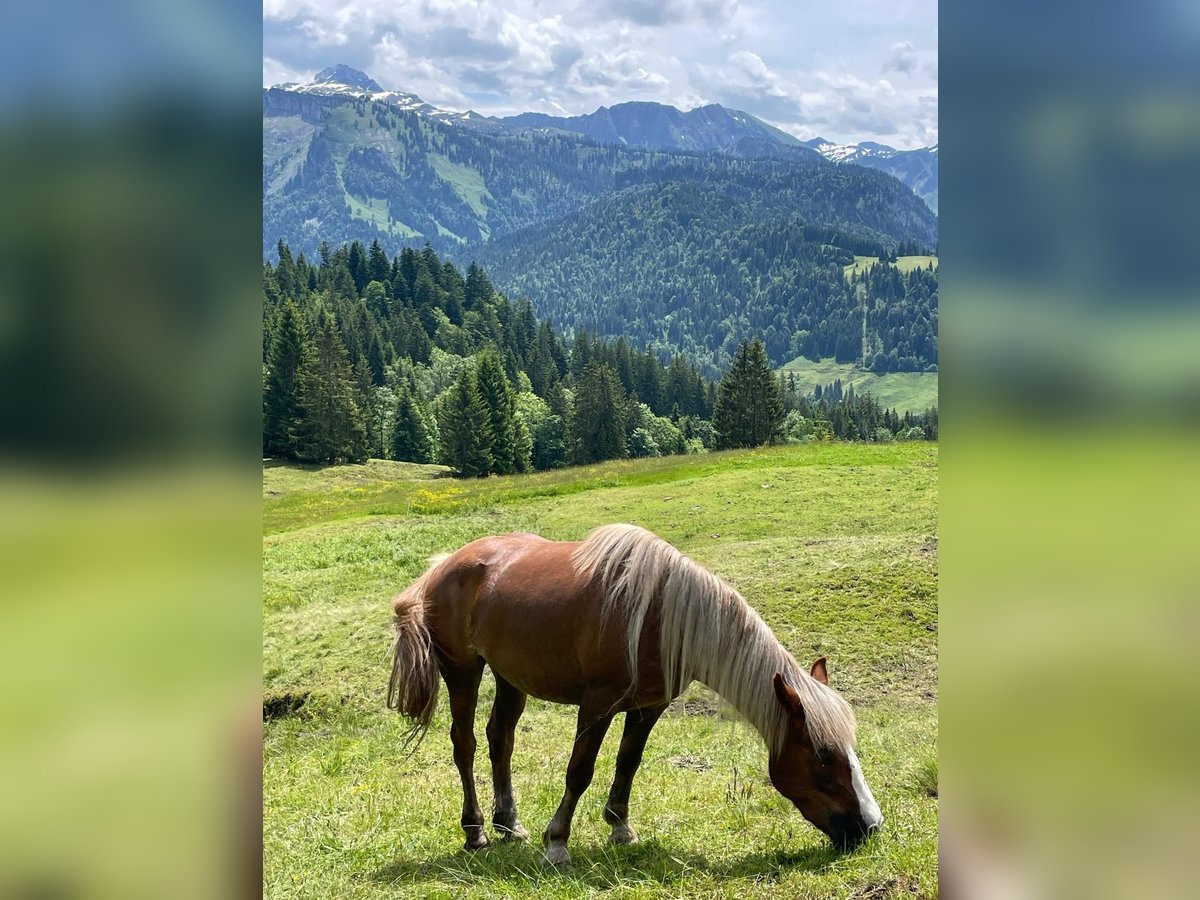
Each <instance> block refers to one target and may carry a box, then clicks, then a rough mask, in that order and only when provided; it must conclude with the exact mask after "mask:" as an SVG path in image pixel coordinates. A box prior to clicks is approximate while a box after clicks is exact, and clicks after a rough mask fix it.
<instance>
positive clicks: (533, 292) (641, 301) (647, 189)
mask: <svg viewBox="0 0 1200 900" xmlns="http://www.w3.org/2000/svg"><path fill="white" fill-rule="evenodd" d="M788 206H789V202H788V198H787V197H786V196H785V195H782V194H780V193H777V192H772V191H769V190H764V191H751V190H745V189H739V188H738V187H736V186H726V187H723V188H718V189H712V188H705V187H704V186H701V185H695V184H685V183H679V182H675V183H670V184H666V185H643V186H639V187H635V188H629V189H627V190H625V191H621V192H619V193H617V194H615V195H614V196H612V197H610V198H607V199H605V200H602V201H598V202H596V203H594V204H591V205H589V206H588V207H586V208H585V209H583V210H581V211H579V212H577V213H574V214H572V215H570V216H567V217H566V218H565V219H563V220H561V221H555V222H551V223H547V224H546V225H542V226H533V227H531V228H529V229H526V230H525V231H522V232H517V233H515V234H512V235H510V236H507V237H503V238H497V239H495V240H493V241H492V242H491V243H490V244H488V246H487V247H485V248H484V249H483V250H482V255H481V257H480V259H481V261H482V262H483V263H484V265H485V267H486V268H487V269H488V271H489V272H492V273H493V275H494V277H495V278H496V281H497V283H498V284H502V285H504V286H505V287H506V289H507V290H509V291H510V292H511V293H513V294H514V295H521V294H525V295H527V296H529V297H530V298H531V299H532V300H533V302H534V304H535V306H536V307H537V308H538V310H539V311H540V312H541V313H542V314H543V315H547V316H549V317H550V318H551V319H553V320H554V321H555V322H557V323H559V324H560V325H563V324H580V325H582V326H584V327H586V328H588V329H589V330H594V331H596V332H597V333H599V334H605V335H625V336H626V337H627V338H629V339H630V340H632V341H633V342H634V343H635V345H639V346H640V345H647V344H657V345H659V346H662V347H670V348H676V349H680V350H682V351H683V352H684V353H685V354H686V355H687V356H688V358H689V359H692V360H693V361H695V362H696V364H697V365H699V366H700V367H701V370H702V371H704V372H706V373H707V374H709V375H710V377H714V376H715V375H717V374H719V373H720V372H721V371H723V370H724V368H725V366H726V365H727V364H728V361H729V359H730V357H731V355H732V353H733V350H734V349H735V348H736V347H737V345H738V344H739V343H740V342H741V341H742V340H743V339H744V338H747V337H761V338H762V339H763V341H764V343H765V344H766V347H767V352H768V354H769V356H770V357H771V359H772V361H773V362H775V363H776V364H781V363H783V362H785V361H786V360H788V359H791V358H793V357H796V356H800V355H805V356H810V357H811V358H813V359H819V358H822V357H836V358H838V359H844V360H851V359H855V360H861V359H863V350H864V328H863V315H864V314H863V306H864V302H867V303H868V305H869V307H870V313H869V314H868V322H867V332H866V338H867V340H866V345H865V346H866V353H867V356H868V357H869V358H867V359H866V360H865V362H866V366H867V367H868V368H871V367H877V368H879V369H880V370H881V371H895V370H904V371H923V370H925V369H928V368H929V367H931V366H934V365H936V363H937V346H936V304H937V278H936V274H933V273H920V275H901V274H900V273H898V272H896V271H895V270H894V269H892V268H891V267H889V266H879V267H877V269H878V271H872V272H871V273H869V274H867V275H863V276H861V277H859V278H856V279H855V280H854V281H853V282H852V281H850V280H847V278H846V277H845V273H844V267H845V266H846V265H848V264H851V263H853V261H854V256H855V254H868V255H877V254H878V253H879V250H878V249H877V248H875V247H872V245H871V244H870V243H869V242H867V241H865V240H864V239H862V238H859V237H856V236H855V235H853V234H848V233H846V232H842V231H839V230H838V229H836V228H829V227H824V226H818V225H809V224H806V223H805V222H804V220H803V219H801V218H800V217H798V216H795V215H790V214H789V213H788ZM888 273H891V274H888ZM893 276H894V277H893ZM897 277H898V278H899V281H898V282H897V281H896V278H897ZM910 282H911V284H912V286H913V290H914V291H916V293H917V294H919V295H920V297H919V300H918V299H912V298H911V297H910V300H911V302H910V303H909V305H904V302H905V298H906V296H908V293H907V291H908V288H909V285H910ZM864 296H865V297H866V298H868V299H867V301H863V300H862V297H864ZM930 304H932V311H931V308H930ZM931 315H932V317H933V318H932V324H931V322H930V317H931ZM918 334H919V335H920V337H916V335H918ZM930 335H933V337H932V339H929V336H930ZM893 351H895V352H893Z"/></svg>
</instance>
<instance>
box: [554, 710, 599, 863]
mask: <svg viewBox="0 0 1200 900" xmlns="http://www.w3.org/2000/svg"><path fill="white" fill-rule="evenodd" d="M613 715H614V714H613V713H610V712H604V713H599V712H597V711H596V710H595V709H594V708H589V705H588V704H584V705H581V706H580V707H579V719H578V722H577V724H576V726H575V748H574V749H573V750H572V751H571V760H570V762H568V763H567V789H566V790H565V791H564V792H563V798H562V802H561V803H559V804H558V811H557V812H556V813H555V814H554V818H553V819H551V820H550V824H549V825H548V826H547V827H546V832H545V834H543V835H542V844H543V846H544V847H545V848H546V862H548V863H550V864H551V865H555V866H566V865H570V863H571V854H570V853H568V852H567V841H568V840H569V839H570V837H571V819H572V818H573V817H574V816H575V805H576V804H577V803H578V802H579V798H580V797H582V796H583V792H584V791H586V790H587V789H588V785H589V784H591V783H592V775H593V774H594V773H595V771H596V754H597V753H599V752H600V745H601V744H602V743H604V735H605V734H607V733H608V726H609V725H610V724H612V720H613Z"/></svg>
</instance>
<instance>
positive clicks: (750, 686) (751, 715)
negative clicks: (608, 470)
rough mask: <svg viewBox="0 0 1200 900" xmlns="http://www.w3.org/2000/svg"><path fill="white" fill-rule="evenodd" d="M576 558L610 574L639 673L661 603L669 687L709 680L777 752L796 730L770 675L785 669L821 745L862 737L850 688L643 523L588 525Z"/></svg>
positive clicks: (581, 567)
mask: <svg viewBox="0 0 1200 900" xmlns="http://www.w3.org/2000/svg"><path fill="white" fill-rule="evenodd" d="M572 562H573V563H574V565H575V568H576V570H577V571H579V572H580V573H582V574H589V575H591V577H593V578H597V577H598V578H600V579H601V581H602V584H603V585H604V588H605V600H604V615H605V617H606V620H608V621H612V620H613V617H619V619H618V620H620V621H623V622H624V623H625V627H626V653H627V655H628V660H629V670H630V672H632V673H634V677H635V678H636V677H637V674H636V673H637V666H636V661H637V657H638V643H639V641H640V640H641V635H642V626H643V624H644V622H645V619H646V613H647V610H649V609H650V608H651V604H652V603H657V604H658V609H659V614H660V616H661V620H662V629H661V632H662V638H661V646H660V648H659V653H660V656H661V658H662V664H663V672H664V674H665V676H666V681H667V690H668V692H669V696H672V697H673V696H676V695H677V694H678V693H680V692H681V691H682V690H683V689H684V688H686V687H687V685H688V684H689V683H691V682H692V681H699V682H701V683H703V684H706V685H708V686H709V687H710V688H712V689H713V690H714V691H716V692H717V693H718V694H719V695H720V696H721V697H722V698H724V699H725V700H726V701H727V702H728V703H729V704H731V705H732V706H733V707H734V708H735V709H737V710H738V712H740V713H741V714H742V715H743V716H744V717H745V718H746V719H747V720H748V721H749V722H750V724H752V725H753V726H754V727H755V728H756V729H757V730H758V732H759V734H761V735H762V737H763V740H764V741H765V742H766V744H767V747H768V748H769V749H770V750H771V752H772V753H778V752H779V751H780V750H781V749H782V747H783V742H784V739H785V737H786V735H787V718H786V713H785V712H784V709H783V707H782V705H781V704H780V703H779V701H778V699H777V698H776V696H775V691H774V689H773V688H772V685H771V679H772V676H773V675H774V674H775V673H776V672H778V673H780V674H781V675H782V676H783V678H784V680H785V681H787V683H788V684H790V685H791V686H792V687H793V688H795V690H796V693H797V694H799V696H800V702H801V704H802V705H803V707H804V712H805V719H806V722H807V725H808V731H809V734H810V735H811V737H812V741H813V745H814V746H815V747H816V748H818V749H821V748H824V747H829V748H836V749H839V750H844V749H846V748H849V747H852V746H853V745H854V730H855V722H854V712H853V710H851V708H850V705H849V704H848V703H847V702H846V701H845V700H844V699H842V697H841V695H839V694H838V693H837V692H836V691H833V690H831V689H830V688H828V687H827V686H825V685H824V684H822V683H821V682H819V681H817V680H816V679H815V678H813V677H811V676H810V675H809V674H808V673H807V672H805V671H804V670H803V669H802V668H801V667H800V666H799V665H797V664H796V660H795V659H793V658H792V655H791V654H790V653H788V651H787V650H786V649H784V647H783V646H782V645H781V644H780V643H779V641H778V640H777V639H776V637H775V635H774V634H772V633H771V629H769V628H768V627H767V626H766V624H765V623H764V622H763V620H762V619H761V618H760V617H759V615H758V613H757V612H755V610H754V609H753V607H751V606H750V605H749V604H748V603H747V602H746V601H745V599H744V598H743V597H742V596H741V595H740V594H739V593H738V592H737V591H735V590H734V589H733V588H731V587H730V586H729V585H727V584H725V583H724V582H723V581H721V579H719V578H717V576H715V575H713V574H712V573H711V572H709V571H707V570H706V569H704V568H703V567H701V566H700V565H698V564H696V563H694V562H692V560H690V559H688V558H687V557H686V556H684V555H683V554H682V553H680V552H679V551H678V550H676V549H675V548H674V547H672V546H671V545H670V544H668V543H667V542H666V541H664V540H662V539H661V538H659V537H657V536H656V535H654V534H652V533H650V532H649V531H646V530H645V529H644V528H639V527H637V526H636V525H605V526H602V527H600V528H597V529H596V530H594V531H593V532H592V533H591V534H589V535H588V537H587V539H586V540H585V541H584V542H583V543H582V544H581V545H580V547H579V549H577V550H576V551H575V553H574V555H573V557H572Z"/></svg>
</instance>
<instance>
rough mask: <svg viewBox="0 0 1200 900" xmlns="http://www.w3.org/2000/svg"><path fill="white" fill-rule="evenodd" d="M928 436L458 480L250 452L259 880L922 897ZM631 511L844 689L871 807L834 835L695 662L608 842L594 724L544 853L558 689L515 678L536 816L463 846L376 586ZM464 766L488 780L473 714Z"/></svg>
mask: <svg viewBox="0 0 1200 900" xmlns="http://www.w3.org/2000/svg"><path fill="white" fill-rule="evenodd" d="M937 462H938V449H937V446H936V445H930V444H925V443H908V444H889V445H864V444H810V445H792V446H783V447H775V448H769V449H760V450H754V451H730V452H725V453H709V454H701V455H698V456H688V457H668V458H662V459H650V460H626V461H622V462H611V463H604V464H601V465H597V466H590V467H581V468H574V469H565V470H559V471H555V472H545V473H538V474H534V475H525V476H511V477H505V478H495V477H493V478H487V479H482V480H475V481H457V480H452V479H448V478H440V477H435V476H437V475H438V474H439V471H440V470H439V468H438V467H436V466H413V465H409V464H404V463H393V462H383V461H379V460H372V461H370V462H368V463H366V464H364V465H361V466H336V467H298V466H285V465H274V464H270V463H268V464H267V465H266V466H265V467H264V478H263V492H264V519H265V521H264V531H265V532H266V533H265V535H264V538H263V690H264V697H265V700H267V701H269V703H270V707H271V711H272V718H271V720H270V721H267V722H265V723H264V725H263V737H264V754H263V771H264V798H263V801H264V802H263V810H264V831H263V835H264V849H265V873H264V885H263V891H264V896H267V897H314V898H315V897H320V898H325V897H356V898H367V897H371V898H375V897H378V898H394V897H406V898H408V897H412V898H416V897H421V898H424V897H444V898H451V897H453V898H457V897H464V896H469V897H549V898H567V897H580V896H595V895H597V894H604V895H605V896H614V897H616V896H620V897H660V896H661V897H679V896H687V897H736V898H739V900H751V898H767V897H813V898H824V897H829V898H833V897H839V898H840V897H872V898H884V897H911V896H918V897H932V896H936V894H937V876H938V859H937V825H938V800H937V798H936V793H937V785H936V781H937V769H936V762H935V760H936V757H937V733H938V725H937V694H938V677H937V628H938V624H937V623H938V616H937V538H936V535H937ZM620 521H626V522H636V523H638V524H641V525H644V526H646V527H648V528H650V529H652V530H654V531H656V532H657V533H659V534H660V535H662V536H663V537H664V538H666V539H667V540H669V541H671V542H672V543H673V544H675V545H676V546H678V547H679V548H680V549H681V550H683V551H684V552H685V553H687V554H689V555H690V556H692V557H693V558H694V559H696V560H697V561H699V562H700V563H702V564H704V565H706V566H708V567H709V568H711V569H712V570H713V571H714V572H716V573H717V574H719V575H721V576H722V577H724V578H726V579H727V580H728V581H729V582H730V583H731V584H733V585H734V586H735V587H737V588H738V589H739V590H740V591H742V592H743V593H744V594H745V595H746V597H747V599H748V600H749V601H750V602H751V603H752V604H753V605H754V606H755V607H756V608H757V609H758V610H759V611H760V613H761V614H762V615H763V618H764V619H765V620H766V621H767V623H768V624H769V625H770V626H771V627H772V628H773V629H774V631H775V633H776V634H777V635H778V637H779V638H780V640H781V641H782V642H783V643H784V644H785V645H786V646H787V647H788V648H789V649H790V650H792V651H793V652H794V653H795V655H796V656H797V657H798V658H800V659H801V660H802V661H804V662H811V660H812V659H813V658H814V657H815V656H817V655H819V654H825V655H827V656H828V657H829V661H830V662H829V665H830V673H831V678H832V680H833V682H834V684H835V686H836V687H838V688H839V689H840V690H842V691H843V692H844V694H845V695H846V697H847V699H849V700H850V701H851V703H853V704H854V706H855V708H856V711H857V713H858V719H859V723H860V727H859V750H860V755H861V757H862V759H863V768H864V770H865V773H866V776H867V778H868V780H869V781H870V783H871V787H872V789H873V791H874V793H875V795H876V798H877V799H878V800H879V803H880V806H881V807H882V809H883V812H884V815H885V816H886V820H887V821H886V824H885V825H884V828H883V830H882V831H881V832H880V833H879V834H878V835H876V836H875V837H873V838H872V839H871V840H870V841H869V842H868V843H867V844H866V845H865V846H864V847H863V848H861V849H860V850H859V851H857V852H855V853H853V854H849V855H838V854H836V853H834V852H833V851H832V850H831V849H830V847H829V845H828V841H827V840H826V839H825V837H824V836H823V835H821V834H820V833H819V832H817V831H816V829H814V828H812V827H811V826H809V825H808V824H807V823H805V822H804V821H803V819H802V818H801V817H800V815H799V813H797V812H796V811H795V810H794V809H792V808H791V807H790V805H789V804H787V803H786V801H784V800H783V798H782V797H780V796H779V795H778V794H777V793H776V792H775V791H774V790H773V789H772V788H771V787H770V786H769V784H768V782H767V773H766V755H765V752H764V750H763V748H762V744H761V741H759V739H758V738H757V737H756V736H755V735H754V734H753V733H752V732H750V731H748V730H747V729H746V728H745V727H744V726H742V725H737V724H734V723H731V722H728V721H726V720H724V719H721V718H718V717H716V716H715V715H713V713H714V711H715V709H716V706H717V704H716V701H715V698H714V697H713V696H712V695H711V694H710V693H709V692H708V691H707V690H705V689H703V688H701V687H699V686H693V687H692V688H691V689H689V691H688V692H687V693H686V694H685V696H684V699H685V700H687V701H690V702H688V703H687V704H686V705H684V704H679V705H678V707H677V708H676V709H675V710H673V711H672V712H670V713H668V715H667V716H665V717H664V718H663V721H662V722H661V723H660V724H659V726H658V727H657V728H656V729H655V731H654V733H653V734H652V735H651V738H650V742H649V744H648V746H647V748H646V756H645V761H644V764H643V766H642V768H641V771H640V772H639V774H638V780H637V783H636V785H635V787H634V794H633V804H632V813H631V822H632V824H633V825H634V827H635V828H636V829H637V830H638V832H639V833H640V835H641V838H642V842H641V843H640V844H637V845H634V846H631V847H621V848H612V847H609V846H608V845H607V843H606V837H607V833H608V828H607V826H606V825H605V824H604V823H603V821H602V819H601V807H602V804H603V800H604V797H605V796H606V794H607V790H608V785H609V781H610V780H611V777H612V771H613V760H614V755H615V752H616V746H617V744H618V742H619V728H618V727H617V726H619V724H620V723H617V725H616V726H614V729H613V731H612V732H610V734H609V737H608V740H607V741H606V742H605V745H604V749H603V751H602V752H601V755H600V759H599V761H598V764H597V770H596V779H595V781H594V782H593V784H592V787H591V789H590V790H589V791H588V792H587V794H585V795H584V797H583V800H582V801H581V803H580V805H579V810H578V813H577V815H576V818H575V830H574V834H573V836H572V847H571V851H572V855H573V857H574V861H575V864H574V868H573V869H571V870H570V871H567V872H555V871H544V870H543V869H542V868H541V867H540V866H539V863H538V860H539V855H540V849H541V848H540V842H539V841H538V836H539V835H540V832H541V830H542V829H543V828H544V827H545V825H546V822H547V821H548V820H549V818H550V816H551V814H552V813H553V811H554V808H555V806H556V805H557V804H558V800H559V797H560V796H561V793H562V787H563V774H564V771H565V767H566V760H567V757H568V755H569V753H570V746H571V741H572V737H573V733H574V721H575V710H574V708H569V707H564V706H556V705H554V704H550V703H544V702H541V701H536V700H531V701H530V703H529V707H528V709H527V711H526V714H525V717H524V718H523V719H522V720H521V725H520V727H519V728H518V731H517V740H516V750H515V755H514V758H513V771H514V784H515V790H516V797H517V802H518V804H519V805H520V809H521V817H522V819H523V821H524V822H525V823H526V825H527V826H528V827H529V829H530V831H531V832H534V835H535V836H534V839H533V840H532V841H531V842H530V843H529V844H527V845H497V846H494V847H493V848H492V849H490V850H488V851H486V852H484V853H481V854H478V855H468V854H466V853H465V852H463V851H461V850H460V849H459V847H460V845H461V843H462V832H461V830H460V828H459V825H458V818H459V811H460V805H461V793H460V788H459V783H458V776H457V773H456V770H455V768H454V764H453V762H452V759H451V754H450V745H449V737H448V734H447V731H448V714H447V711H446V703H445V697H444V695H443V697H442V700H441V704H440V706H439V709H438V713H437V717H436V719H435V722H434V726H433V730H432V731H431V732H430V734H429V736H428V738H427V740H426V742H425V743H424V744H423V745H422V746H421V747H420V748H419V749H418V750H417V751H416V753H415V755H413V756H411V757H406V756H404V755H403V754H402V753H401V752H400V743H399V739H400V734H401V732H402V731H403V728H404V722H403V721H402V720H401V719H400V718H399V717H398V716H397V715H395V714H394V713H391V712H389V711H388V710H387V709H386V708H385V707H384V702H383V691H384V686H385V683H386V680H387V667H386V664H385V661H384V660H385V656H386V653H387V648H388V644H389V641H390V638H391V624H390V622H389V614H390V610H389V608H388V599H389V598H390V597H391V596H392V595H393V594H395V593H396V592H398V591H399V590H400V589H402V588H403V587H404V586H406V585H407V584H408V583H409V581H410V580H411V579H412V578H414V577H415V576H416V575H417V574H419V573H420V572H421V571H422V569H423V567H424V565H425V561H426V558H427V557H428V556H429V555H430V554H433V553H438V552H442V551H448V550H453V549H456V548H457V547H459V546H461V545H462V544H464V543H466V542H467V541H470V540H472V539H473V538H476V537H479V536H482V535H487V534H495V533H501V532H505V531H512V530H528V531H534V532H537V533H539V534H543V535H545V536H547V537H550V538H559V539H575V538H579V537H581V536H583V535H584V534H585V533H586V532H587V531H588V530H589V529H591V528H593V527H594V526H596V525H599V524H602V523H606V522H620ZM492 694H493V687H492V680H491V677H490V675H485V676H484V682H483V687H482V691H481V698H480V708H479V713H478V717H477V737H478V739H479V743H480V748H479V752H478V753H477V756H476V777H477V779H478V780H479V784H480V791H481V798H480V799H481V801H482V802H483V803H484V805H485V806H487V805H488V804H490V797H491V787H490V771H489V767H488V762H487V744H486V741H485V740H484V735H483V727H484V723H485V721H486V719H487V715H488V712H489V709H490V705H491V698H492Z"/></svg>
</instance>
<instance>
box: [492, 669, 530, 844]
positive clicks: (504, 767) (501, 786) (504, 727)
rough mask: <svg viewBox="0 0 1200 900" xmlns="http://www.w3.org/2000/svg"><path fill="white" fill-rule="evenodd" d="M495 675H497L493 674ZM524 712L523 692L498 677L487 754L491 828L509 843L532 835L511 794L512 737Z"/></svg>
mask: <svg viewBox="0 0 1200 900" xmlns="http://www.w3.org/2000/svg"><path fill="white" fill-rule="evenodd" d="M493 674H495V673H493ZM524 711H525V694H524V692H522V691H520V690H518V689H517V688H515V687H513V686H512V685H511V684H509V683H508V682H507V681H505V680H504V679H503V678H501V677H500V676H499V675H496V702H495V703H494V704H492V715H491V718H489V719H488V724H487V738H488V755H489V756H490V757H491V760H492V793H493V796H494V797H495V802H494V805H493V807H492V825H493V826H494V827H495V828H496V830H497V831H498V832H500V835H501V837H504V838H507V839H508V840H516V841H524V840H527V839H528V838H529V832H528V831H526V830H525V826H524V825H522V824H521V822H520V820H519V819H518V818H517V803H516V801H515V800H514V799H513V791H512V754H513V736H514V734H515V732H516V729H517V722H518V721H519V720H520V718H521V713H522V712H524Z"/></svg>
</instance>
